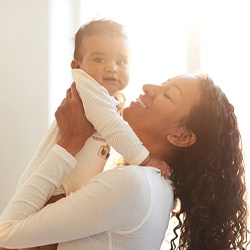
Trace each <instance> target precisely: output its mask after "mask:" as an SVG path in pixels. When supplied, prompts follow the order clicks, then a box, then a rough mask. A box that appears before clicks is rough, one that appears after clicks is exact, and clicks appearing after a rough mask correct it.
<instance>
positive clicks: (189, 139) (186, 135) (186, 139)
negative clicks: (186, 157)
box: [166, 127, 196, 147]
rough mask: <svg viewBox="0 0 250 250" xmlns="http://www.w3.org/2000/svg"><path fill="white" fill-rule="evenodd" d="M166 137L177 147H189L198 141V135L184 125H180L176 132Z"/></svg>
mask: <svg viewBox="0 0 250 250" xmlns="http://www.w3.org/2000/svg"><path fill="white" fill-rule="evenodd" d="M166 139H167V140H168V141H169V142H170V143H171V144H173V145H175V146H177V147H189V146H192V145H193V144H194V143H195V142H196V135H195V134H194V133H193V132H192V131H190V130H188V129H186V128H184V127H179V128H178V129H177V130H176V131H175V132H174V133H172V134H169V135H167V137H166Z"/></svg>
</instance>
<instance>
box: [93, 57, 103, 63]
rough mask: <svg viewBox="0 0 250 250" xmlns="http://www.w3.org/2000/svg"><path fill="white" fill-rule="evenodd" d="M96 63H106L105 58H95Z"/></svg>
mask: <svg viewBox="0 0 250 250" xmlns="http://www.w3.org/2000/svg"><path fill="white" fill-rule="evenodd" d="M94 61H95V62H98V63H104V59H103V58H95V59H94Z"/></svg>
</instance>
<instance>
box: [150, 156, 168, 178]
mask: <svg viewBox="0 0 250 250" xmlns="http://www.w3.org/2000/svg"><path fill="white" fill-rule="evenodd" d="M147 166H152V167H155V168H158V169H160V170H161V176H163V177H164V179H165V180H166V179H168V177H169V175H170V167H169V165H168V164H167V163H166V162H165V161H161V160H159V159H156V158H153V157H150V160H149V161H148V162H147Z"/></svg>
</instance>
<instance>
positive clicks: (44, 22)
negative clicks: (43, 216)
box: [0, 0, 49, 212]
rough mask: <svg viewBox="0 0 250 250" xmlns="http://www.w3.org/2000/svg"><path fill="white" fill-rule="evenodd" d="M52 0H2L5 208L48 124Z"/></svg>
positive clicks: (0, 190)
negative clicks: (50, 3)
mask: <svg viewBox="0 0 250 250" xmlns="http://www.w3.org/2000/svg"><path fill="white" fill-rule="evenodd" d="M48 2H49V1H48V0H47V1H46V0H35V1H34V0H1V1H0V20H1V25H0V115H1V118H0V119H1V120H0V159H1V163H0V171H1V175H0V197H1V198H0V212H1V211H2V210H3V208H4V207H5V205H6V203H7V202H8V200H9V199H10V197H11V196H12V194H13V193H14V191H15V188H16V184H17V181H18V178H19V177H20V175H21V173H22V172H23V170H24V168H25V167H26V165H27V164H28V161H29V159H30V158H31V156H32V155H33V153H34V151H35V149H36V147H37V145H38V143H39V142H40V141H41V139H42V137H43V135H44V133H45V131H46V130H47V127H48V114H47V112H48V72H49V70H48V39H49V35H48V34H49V32H48V26H49V25H48V15H49V11H48Z"/></svg>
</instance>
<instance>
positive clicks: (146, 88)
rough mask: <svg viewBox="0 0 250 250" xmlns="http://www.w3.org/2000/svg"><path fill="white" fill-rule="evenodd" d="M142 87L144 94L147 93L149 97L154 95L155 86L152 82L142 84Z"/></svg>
mask: <svg viewBox="0 0 250 250" xmlns="http://www.w3.org/2000/svg"><path fill="white" fill-rule="evenodd" d="M142 89H143V91H144V93H145V94H148V95H150V96H151V97H154V96H155V95H156V93H157V86H156V85H154V84H144V85H143V87H142Z"/></svg>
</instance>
